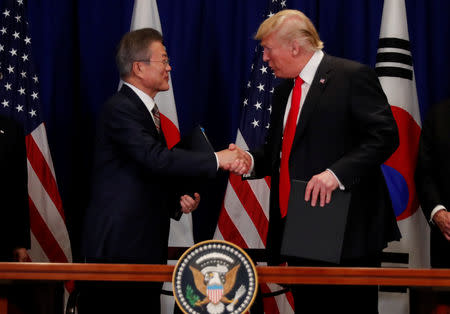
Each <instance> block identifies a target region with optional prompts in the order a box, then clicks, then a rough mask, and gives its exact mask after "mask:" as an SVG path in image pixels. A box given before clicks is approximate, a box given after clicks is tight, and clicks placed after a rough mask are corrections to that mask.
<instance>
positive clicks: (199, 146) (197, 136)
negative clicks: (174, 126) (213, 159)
mask: <svg viewBox="0 0 450 314" xmlns="http://www.w3.org/2000/svg"><path fill="white" fill-rule="evenodd" d="M173 148H180V149H185V150H188V151H191V152H205V153H211V154H212V153H214V148H213V146H212V145H211V143H210V141H209V140H208V137H207V136H206V133H205V130H204V129H203V127H202V126H200V125H197V126H196V127H195V128H194V129H193V130H192V131H191V133H189V134H188V135H186V136H183V137H182V138H181V140H180V141H179V142H178V143H177V144H176V145H175V146H174V147H173ZM208 182H209V181H208V178H204V177H180V180H179V182H178V190H179V192H180V193H181V195H185V194H187V195H190V196H191V197H192V198H194V193H195V192H197V193H200V195H201V194H202V192H203V191H205V190H206V187H207V186H208ZM182 214H183V213H182V212H181V210H179V211H177V212H176V213H175V214H174V215H173V217H172V218H173V219H175V220H179V219H180V218H181V215H182Z"/></svg>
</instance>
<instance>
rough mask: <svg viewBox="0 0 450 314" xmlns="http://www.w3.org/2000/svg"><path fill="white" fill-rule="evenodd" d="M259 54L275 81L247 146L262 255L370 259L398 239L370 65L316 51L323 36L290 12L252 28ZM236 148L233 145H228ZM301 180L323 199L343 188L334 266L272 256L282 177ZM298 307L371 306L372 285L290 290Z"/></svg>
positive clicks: (310, 194) (387, 129)
mask: <svg viewBox="0 0 450 314" xmlns="http://www.w3.org/2000/svg"><path fill="white" fill-rule="evenodd" d="M255 38H256V39H257V40H260V41H261V45H262V46H263V48H264V55H263V59H264V61H266V62H268V64H269V66H270V67H271V68H272V70H273V71H274V74H275V75H276V76H277V77H280V78H284V79H285V80H284V81H283V82H282V83H281V84H280V85H279V86H278V87H276V88H275V91H274V95H273V106H272V108H273V109H272V110H273V111H272V115H271V122H270V128H269V131H268V135H267V137H266V142H265V144H264V146H263V147H261V148H260V149H259V150H255V151H251V152H250V154H251V155H252V157H253V164H252V175H254V177H255V178H260V177H264V176H267V175H270V176H271V177H272V181H271V200H270V223H269V233H268V238H267V249H268V255H269V262H270V263H272V264H278V263H280V262H284V261H287V262H288V263H289V265H299V266H349V267H367V266H368V267H377V266H380V254H381V251H382V249H383V248H385V247H386V245H387V243H388V242H389V241H392V240H398V239H399V238H400V232H399V230H398V227H397V224H396V220H395V215H394V211H393V209H392V204H391V200H390V197H389V193H388V190H387V186H386V183H385V180H384V177H383V175H382V172H381V168H380V165H381V164H382V163H383V162H384V161H385V160H386V159H387V158H388V157H389V156H390V155H391V154H392V153H393V152H394V151H395V149H396V148H397V146H398V141H399V140H398V131H397V126H396V124H395V120H394V118H393V116H392V112H391V110H390V107H389V104H388V101H387V99H386V96H385V95H384V93H383V90H382V88H381V86H380V84H379V82H378V79H377V76H376V74H375V72H374V71H373V70H372V69H370V68H368V67H367V66H364V65H362V64H359V63H356V62H353V61H350V60H344V59H340V58H336V57H332V56H330V55H327V54H325V53H324V52H322V48H323V43H322V41H321V40H320V38H319V36H318V33H317V31H316V29H315V27H314V25H313V24H312V23H311V21H310V20H309V19H308V18H307V17H306V16H305V15H304V14H303V13H302V12H300V11H296V10H284V11H280V12H279V13H277V14H275V15H273V16H272V17H270V18H268V19H266V20H265V21H264V22H263V23H262V24H261V26H260V27H259V29H258V32H257V34H256V36H255ZM236 149H239V148H236ZM293 179H297V180H303V181H307V182H308V184H307V187H306V192H305V196H304V197H305V200H306V201H310V202H311V205H312V206H316V205H319V206H317V210H320V207H321V206H324V205H325V204H326V203H329V202H330V200H331V199H332V197H333V195H332V192H333V191H334V190H336V189H341V190H348V191H351V193H352V196H351V201H350V208H349V214H348V219H347V225H346V230H345V236H344V244H343V252H342V260H341V263H340V264H339V265H333V264H330V263H324V262H318V261H313V260H306V259H299V258H285V257H283V256H280V245H281V238H282V235H283V228H284V222H285V217H286V214H287V210H288V208H287V204H288V199H289V193H290V182H291V180H293ZM293 293H294V300H295V303H296V304H295V309H296V312H298V313H377V312H378V290H377V287H373V286H365V287H362V286H313V285H299V286H295V287H294V288H293Z"/></svg>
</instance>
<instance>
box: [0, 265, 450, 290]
mask: <svg viewBox="0 0 450 314" xmlns="http://www.w3.org/2000/svg"><path fill="white" fill-rule="evenodd" d="M173 269H174V266H170V265H135V264H77V263H73V264H65V263H0V281H4V280H42V281H49V280H50V281H52V280H57V281H65V280H94V281H160V282H163V281H172V272H173ZM257 271H258V280H259V282H274V283H281V284H336V285H384V286H424V287H450V269H404V268H400V269H399V268H345V267H330V268H328V267H281V266H278V267H274V266H270V267H269V266H257Z"/></svg>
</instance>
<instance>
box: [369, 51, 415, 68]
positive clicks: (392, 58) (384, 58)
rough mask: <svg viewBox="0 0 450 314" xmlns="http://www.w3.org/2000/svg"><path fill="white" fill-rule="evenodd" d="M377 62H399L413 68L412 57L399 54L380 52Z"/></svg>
mask: <svg viewBox="0 0 450 314" xmlns="http://www.w3.org/2000/svg"><path fill="white" fill-rule="evenodd" d="M376 62H398V63H403V64H407V65H411V66H412V56H411V55H407V54H403V53H398V52H379V53H377V58H376Z"/></svg>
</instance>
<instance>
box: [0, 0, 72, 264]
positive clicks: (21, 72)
mask: <svg viewBox="0 0 450 314" xmlns="http://www.w3.org/2000/svg"><path fill="white" fill-rule="evenodd" d="M2 2H3V4H2V6H1V7H0V10H1V11H0V114H1V115H4V116H8V117H11V118H12V119H15V120H17V121H19V122H21V123H22V124H23V126H24V129H25V134H26V148H27V164H28V194H29V195H28V196H29V205H30V228H31V250H30V251H29V255H30V258H31V260H32V261H35V262H60V263H68V262H72V253H71V249H70V241H69V234H68V232H67V228H66V224H65V218H64V211H63V206H62V202H61V197H60V195H59V192H58V186H57V184H56V179H55V171H54V169H53V163H52V158H51V155H50V150H49V147H48V143H47V135H46V131H45V126H44V122H43V114H42V110H41V105H40V101H39V79H38V76H37V74H36V71H35V69H34V66H33V60H32V59H33V58H32V49H31V43H32V39H31V37H30V35H29V33H28V23H27V21H26V17H27V15H26V12H27V11H26V1H25V0H14V1H13V0H4V1H2Z"/></svg>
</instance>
